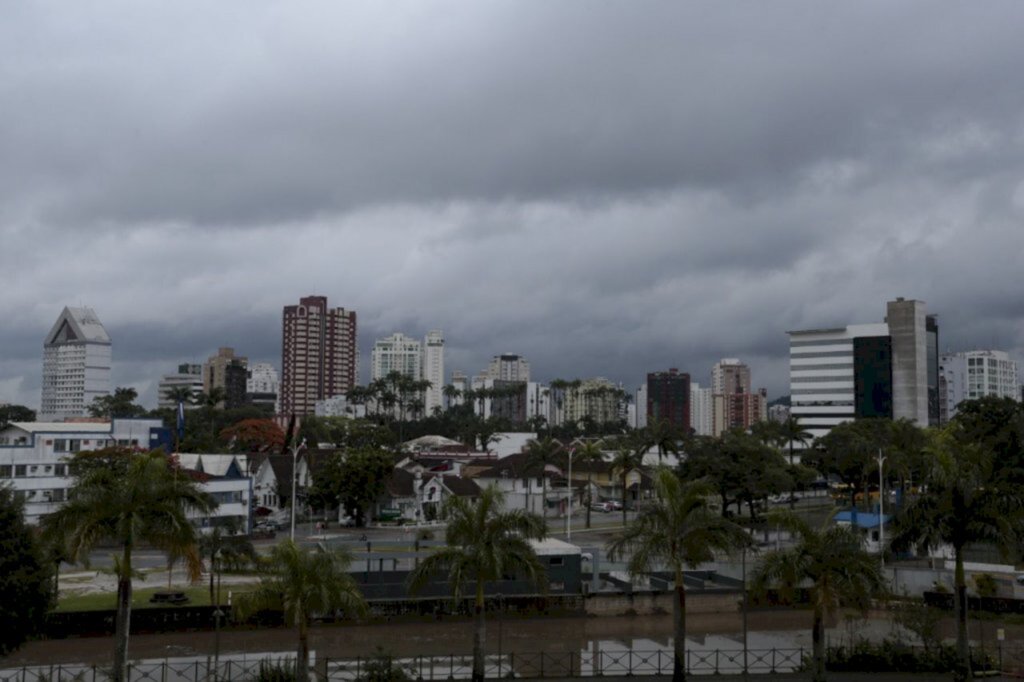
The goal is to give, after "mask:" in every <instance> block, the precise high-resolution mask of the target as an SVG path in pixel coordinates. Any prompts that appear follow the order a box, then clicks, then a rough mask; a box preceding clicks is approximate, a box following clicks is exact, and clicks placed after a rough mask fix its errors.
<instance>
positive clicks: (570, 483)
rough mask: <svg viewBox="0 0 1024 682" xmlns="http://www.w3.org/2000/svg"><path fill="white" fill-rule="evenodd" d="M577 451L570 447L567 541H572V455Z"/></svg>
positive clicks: (566, 517)
mask: <svg viewBox="0 0 1024 682" xmlns="http://www.w3.org/2000/svg"><path fill="white" fill-rule="evenodd" d="M574 452H576V448H569V480H567V481H566V487H567V488H568V489H569V506H568V507H566V510H567V512H568V513H567V514H566V515H565V539H566V541H567V542H572V456H573V453H574Z"/></svg>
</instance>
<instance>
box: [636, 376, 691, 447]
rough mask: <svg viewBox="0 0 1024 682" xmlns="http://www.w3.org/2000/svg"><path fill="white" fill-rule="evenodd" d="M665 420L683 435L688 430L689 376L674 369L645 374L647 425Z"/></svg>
mask: <svg viewBox="0 0 1024 682" xmlns="http://www.w3.org/2000/svg"><path fill="white" fill-rule="evenodd" d="M655 420H667V421H668V422H669V423H670V424H672V425H673V426H675V427H676V428H677V429H680V430H681V431H683V432H684V433H686V432H689V430H690V375H689V374H686V373H685V372H683V373H681V372H680V371H679V370H678V369H676V368H675V367H673V368H671V369H669V370H668V371H667V372H649V373H648V374H647V423H648V424H650V423H651V422H652V421H655Z"/></svg>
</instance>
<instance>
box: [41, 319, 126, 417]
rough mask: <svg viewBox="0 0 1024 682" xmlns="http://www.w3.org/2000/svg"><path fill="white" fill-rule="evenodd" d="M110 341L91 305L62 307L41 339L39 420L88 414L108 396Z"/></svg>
mask: <svg viewBox="0 0 1024 682" xmlns="http://www.w3.org/2000/svg"><path fill="white" fill-rule="evenodd" d="M110 360H111V342H110V336H109V335H108V334H107V330H106V329H104V328H103V324H102V323H101V322H100V319H99V317H97V316H96V312H95V311H94V310H93V309H92V308H64V310H63V311H61V314H60V316H59V317H58V318H57V321H56V322H55V323H54V324H53V327H52V328H51V329H50V332H49V333H48V334H47V335H46V339H45V340H44V341H43V389H42V404H41V407H40V410H39V420H40V421H50V422H53V421H63V420H64V419H67V418H69V417H84V416H88V410H89V405H90V404H92V401H93V400H95V399H96V398H99V397H100V396H105V395H110Z"/></svg>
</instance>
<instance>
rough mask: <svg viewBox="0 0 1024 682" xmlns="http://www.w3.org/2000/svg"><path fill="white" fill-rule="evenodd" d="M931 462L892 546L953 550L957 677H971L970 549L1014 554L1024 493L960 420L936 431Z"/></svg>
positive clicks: (902, 514)
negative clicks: (983, 546)
mask: <svg viewBox="0 0 1024 682" xmlns="http://www.w3.org/2000/svg"><path fill="white" fill-rule="evenodd" d="M926 452H927V454H928V456H929V460H930V462H931V465H930V467H929V470H928V472H927V474H926V476H925V479H924V487H923V490H924V492H922V493H921V494H920V495H919V496H917V497H916V498H914V499H913V500H911V501H910V503H909V504H907V505H906V506H905V507H904V508H903V510H902V511H901V512H900V514H899V515H897V517H896V520H895V523H894V528H893V540H892V547H893V549H894V550H897V551H899V550H905V549H909V548H912V547H913V548H917V549H918V550H919V551H928V550H931V549H935V548H938V547H940V546H950V547H952V548H953V558H954V570H953V585H954V590H953V601H954V605H955V608H956V617H957V638H956V646H957V658H958V660H959V668H958V669H957V671H956V675H957V679H960V680H963V679H967V677H968V676H969V675H970V657H969V651H968V644H967V582H966V579H965V575H964V548H965V547H966V546H967V544H968V543H979V544H988V545H991V546H994V547H996V548H998V549H999V550H1000V551H1001V552H1002V553H1003V554H1009V553H1010V552H1012V551H1014V550H1016V549H1017V547H1018V544H1017V543H1018V542H1019V541H1020V539H1021V537H1022V530H1024V497H1022V495H1021V493H1020V489H1019V487H1018V486H1017V485H1015V484H1013V483H1011V482H1008V481H1001V480H999V479H998V478H997V470H996V469H995V466H994V457H993V456H992V453H991V451H989V450H987V449H985V447H984V446H983V445H981V444H979V443H976V442H973V441H970V440H968V437H967V434H965V433H964V432H963V427H962V426H961V425H960V424H959V423H956V422H954V423H952V424H950V425H949V426H947V427H946V428H945V429H943V430H941V431H936V432H933V433H932V434H931V436H930V443H929V445H928V448H927V450H926Z"/></svg>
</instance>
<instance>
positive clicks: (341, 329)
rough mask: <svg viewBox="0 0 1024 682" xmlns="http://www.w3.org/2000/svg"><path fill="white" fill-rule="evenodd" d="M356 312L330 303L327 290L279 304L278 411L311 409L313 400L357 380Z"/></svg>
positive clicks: (336, 392) (306, 411) (297, 412)
mask: <svg viewBox="0 0 1024 682" xmlns="http://www.w3.org/2000/svg"><path fill="white" fill-rule="evenodd" d="M357 362H358V350H357V348H356V313H355V311H353V310H345V309H344V308H329V307H328V305H327V297H326V296H306V297H304V298H301V299H299V303H298V305H289V306H285V307H284V320H283V324H282V340H281V413H282V414H284V415H292V414H295V415H299V416H303V415H308V414H314V412H315V410H316V403H317V401H318V400H324V399H325V398H331V397H333V396H336V395H339V394H341V393H345V392H347V391H348V390H349V389H350V388H352V387H353V386H355V384H356V382H357V381H358V379H359V377H358V373H357V369H356V368H357Z"/></svg>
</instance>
